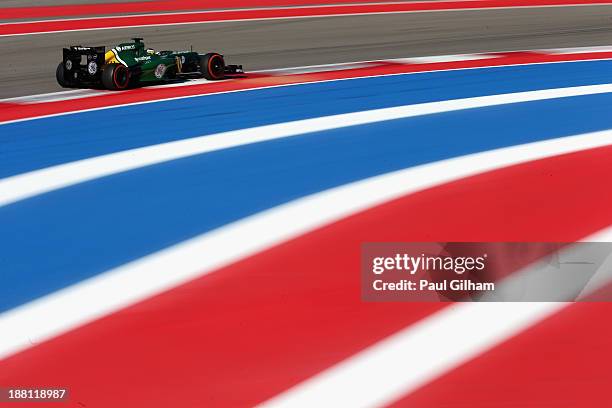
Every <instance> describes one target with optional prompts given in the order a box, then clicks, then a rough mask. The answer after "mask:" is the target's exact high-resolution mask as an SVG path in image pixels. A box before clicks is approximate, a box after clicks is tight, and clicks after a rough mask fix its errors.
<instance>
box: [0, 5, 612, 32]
mask: <svg viewBox="0 0 612 408" xmlns="http://www.w3.org/2000/svg"><path fill="white" fill-rule="evenodd" d="M592 4H608V3H605V2H601V1H594V0H533V1H525V0H469V1H449V2H423V3H419V2H416V3H414V2H409V3H388V4H363V5H336V6H329V7H322V6H313V7H301V8H276V9H252V10H229V11H213V12H199V13H198V12H192V13H175V14H155V15H153V14H152V15H144V16H123V17H100V18H91V19H66V20H55V21H38V22H23V23H13V24H4V25H0V35H16V34H28V33H44V32H54V31H75V30H87V29H102V28H113V27H132V26H151V25H173V24H187V23H205V22H220V21H230V20H257V19H271V18H292V17H294V18H295V17H316V16H334V15H346V14H372V13H405V12H418V11H435V10H455V9H477V8H501V7H536V6H551V5H552V6H556V5H592Z"/></svg>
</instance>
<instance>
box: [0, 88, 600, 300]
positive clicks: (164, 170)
mask: <svg viewBox="0 0 612 408" xmlns="http://www.w3.org/2000/svg"><path fill="white" fill-rule="evenodd" d="M611 109H612V95H610V94H603V95H591V96H584V97H574V98H564V99H556V100H549V101H539V102H529V103H521V104H512V105H503V106H496V107H490V108H482V109H473V110H466V111H456V112H449V113H444V114H437V115H431V116H422V117H416V118H410V119H401V120H394V121H389V122H381V123H377V124H371V125H365V126H358V127H350V128H344V129H337V130H333V131H326V132H318V133H313V134H308V135H303V136H298V137H294V138H289V139H282V140H275V141H271V142H266V143H259V144H254V145H248V146H243V147H239V148H234V149H228V150H224V151H218V152H213V153H209V154H203V155H199V156H193V157H189V158H185V159H181V160H175V161H172V162H167V163H163V164H159V165H155V166H150V167H147V168H142V169H138V170H135V171H131V172H127V173H123V174H117V175H114V176H110V177H106V178H102V179H99V180H95V181H91V182H88V183H83V184H81V185H78V186H74V187H70V188H66V189H63V190H58V191H55V192H52V193H49V194H45V195H41V196H38V197H35V198H32V199H29V200H24V201H22V202H20V203H18V204H15V205H10V206H7V207H4V208H0V225H2V230H3V231H2V232H3V233H2V235H1V236H0V247H1V248H2V260H1V265H2V276H3V282H2V283H3V285H2V287H1V289H0V310H6V309H8V308H11V307H14V306H16V305H18V304H21V303H23V302H25V301H28V300H31V299H33V298H35V297H38V296H41V295H43V294H46V293H49V292H51V291H54V290H57V289H59V288H62V287H65V286H66V285H69V284H71V283H74V282H77V281H79V280H81V279H84V278H87V277H90V276H93V275H95V274H98V273H101V272H103V271H105V270H108V269H110V268H113V267H116V266H119V265H121V264H124V263H126V262H128V261H131V260H134V259H137V258H140V257H142V256H144V255H146V254H150V253H152V252H155V251H158V250H160V249H162V248H165V247H167V246H169V245H172V244H175V243H178V242H181V241H183V240H185V239H188V238H191V237H194V236H196V235H198V234H201V233H203V232H206V231H210V230H212V229H214V228H217V227H220V226H222V225H224V224H227V223H229V222H232V221H235V220H237V219H240V218H243V217H245V216H248V215H251V214H254V213H256V212H258V211H261V210H264V209H268V208H270V207H273V206H276V205H279V204H282V203H285V202H288V201H290V200H293V199H296V198H299V197H303V196H305V195H307V194H312V193H315V192H318V191H322V190H325V189H329V188H332V187H335V186H339V185H342V184H345V183H349V182H352V181H356V180H359V179H363V178H366V177H370V176H374V175H378V174H382V173H386V172H390V171H393V170H398V169H402V168H406V167H410V166H414V165H418V164H422V163H427V162H432V161H437V160H441V159H445V158H449V157H454V156H459V155H464V154H469V153H473V152H478V151H484V150H489V149H493V148H498V147H502V146H509V145H515V144H520V143H526V142H532V141H536V140H543V139H549V138H555V137H560V136H565V135H571V134H578V133H584V132H590V131H597V130H602V129H607V128H610V127H612V116H611V115H609V112H610V110H611ZM236 245H240V243H236ZM168 273H172V271H171V270H169V271H168Z"/></svg>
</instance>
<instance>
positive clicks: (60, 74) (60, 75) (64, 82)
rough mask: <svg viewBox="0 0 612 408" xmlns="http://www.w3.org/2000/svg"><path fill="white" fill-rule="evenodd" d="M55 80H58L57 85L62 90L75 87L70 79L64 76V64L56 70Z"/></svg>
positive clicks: (61, 63)
mask: <svg viewBox="0 0 612 408" xmlns="http://www.w3.org/2000/svg"><path fill="white" fill-rule="evenodd" d="M55 79H57V83H58V84H59V86H61V87H62V88H72V87H73V85H72V84H71V83H70V81H69V80H68V78H66V76H65V75H64V63H63V62H60V63H59V65H58V66H57V69H56V70H55Z"/></svg>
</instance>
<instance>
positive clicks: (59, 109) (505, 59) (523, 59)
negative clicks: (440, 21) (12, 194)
mask: <svg viewBox="0 0 612 408" xmlns="http://www.w3.org/2000/svg"><path fill="white" fill-rule="evenodd" d="M500 55H501V54H500ZM504 55H505V56H501V57H499V58H491V59H486V60H473V61H457V62H440V63H428V64H399V63H381V64H380V65H377V64H372V66H370V67H365V68H357V69H347V70H339V71H327V72H315V73H307V74H294V75H261V74H248V78H246V79H241V80H234V81H220V82H215V83H206V84H198V85H192V86H181V87H172V86H168V87H158V88H140V89H134V90H130V91H126V92H117V93H114V94H103V95H99V96H91V97H87V98H80V99H71V100H66V101H53V102H40V103H24V104H3V105H4V106H3V105H0V123H1V122H7V121H12V120H19V119H28V118H36V117H41V116H45V115H54V114H60V113H66V112H77V111H82V110H87V109H96V108H103V107H111V106H121V105H126V104H130V103H138V102H147V101H155V100H160V99H167V98H180V97H187V96H197V95H205V94H214V93H218V92H229V91H241V90H248V89H257V88H263V87H268V86H280V85H290V84H302V83H310V82H318V81H326V80H335V79H346V78H361V77H368V76H376V75H390V74H402V73H417V72H430V71H438V70H449V69H466V68H482V67H493V66H502V65H520V64H531V63H547V62H568V61H586V60H593V59H612V52H597V53H587V54H567V55H546V54H538V53H506V54H504Z"/></svg>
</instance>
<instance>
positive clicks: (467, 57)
mask: <svg viewBox="0 0 612 408" xmlns="http://www.w3.org/2000/svg"><path fill="white" fill-rule="evenodd" d="M491 58H499V55H491V54H457V55H434V56H430V57H410V58H396V59H391V60H387V61H391V62H397V63H400V64H435V63H437V62H460V61H476V60H483V59H491Z"/></svg>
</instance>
